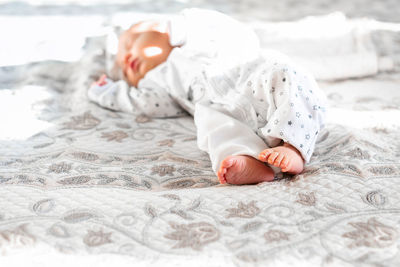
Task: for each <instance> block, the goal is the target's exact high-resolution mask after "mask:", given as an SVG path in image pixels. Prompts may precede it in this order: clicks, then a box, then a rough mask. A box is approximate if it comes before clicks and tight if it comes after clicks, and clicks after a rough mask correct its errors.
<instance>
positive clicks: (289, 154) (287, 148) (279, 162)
mask: <svg viewBox="0 0 400 267" xmlns="http://www.w3.org/2000/svg"><path fill="white" fill-rule="evenodd" d="M258 158H259V159H260V160H261V161H263V162H268V163H269V164H271V165H273V166H276V167H278V168H281V169H282V172H288V173H291V174H299V173H301V172H302V171H303V168H304V161H303V157H302V156H301V154H300V152H299V151H298V150H297V149H296V148H295V147H293V146H291V145H289V144H287V143H285V144H284V145H283V146H277V147H273V148H268V149H265V150H263V151H262V152H261V153H260V154H259V155H258Z"/></svg>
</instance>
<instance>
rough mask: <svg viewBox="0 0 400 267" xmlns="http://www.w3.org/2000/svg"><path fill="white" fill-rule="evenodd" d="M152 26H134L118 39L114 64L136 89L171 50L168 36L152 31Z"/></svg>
mask: <svg viewBox="0 0 400 267" xmlns="http://www.w3.org/2000/svg"><path fill="white" fill-rule="evenodd" d="M154 25H155V24H148V23H147V24H146V23H138V24H135V25H133V26H132V27H131V28H130V29H128V30H127V31H125V32H124V33H122V34H121V36H120V38H119V43H118V52H117V59H116V63H117V65H118V66H119V67H120V68H121V69H122V71H123V73H124V77H125V79H126V81H127V82H128V83H129V84H130V85H132V86H135V87H137V85H138V83H139V81H140V79H142V78H143V77H144V76H145V75H146V73H147V72H148V71H149V70H151V69H153V68H155V67H156V66H158V65H159V64H161V63H162V62H164V61H165V60H166V59H167V58H168V56H169V54H170V52H171V50H172V48H173V47H172V46H171V45H170V43H169V36H168V34H167V33H162V32H159V31H156V30H154Z"/></svg>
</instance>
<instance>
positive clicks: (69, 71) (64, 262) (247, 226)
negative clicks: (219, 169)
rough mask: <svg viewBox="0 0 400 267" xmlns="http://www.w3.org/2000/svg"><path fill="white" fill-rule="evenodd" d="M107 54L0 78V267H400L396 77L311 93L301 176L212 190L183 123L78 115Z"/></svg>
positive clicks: (90, 48) (94, 46)
mask: <svg viewBox="0 0 400 267" xmlns="http://www.w3.org/2000/svg"><path fill="white" fill-rule="evenodd" d="M105 41H106V40H105V39H104V38H103V37H101V36H100V37H99V36H92V37H90V38H87V40H86V46H85V50H84V54H85V56H84V57H83V58H82V60H80V61H78V62H76V61H73V62H66V61H54V60H44V61H41V62H39V63H38V62H36V63H29V64H26V65H23V66H20V65H16V66H8V67H1V71H0V76H1V77H2V80H1V84H2V89H1V90H0V102H1V105H0V112H1V114H2V116H1V119H0V123H1V125H2V127H1V133H0V137H1V138H0V252H1V254H2V256H1V257H0V265H2V266H21V265H24V266H26V265H28V266H54V265H57V266H71V265H74V266H87V265H94V264H96V265H97V266H109V265H111V264H112V265H117V266H149V265H151V266H210V267H211V266H294V265H295V266H399V265H400V254H399V244H400V243H399V237H400V204H399V203H400V179H399V178H400V138H399V137H400V135H399V129H400V120H399V118H400V90H399V89H400V88H399V84H400V76H399V75H398V73H381V74H377V75H374V76H369V77H363V78H359V79H346V80H340V81H330V82H320V83H319V85H320V86H321V88H322V89H323V90H324V91H325V93H326V95H327V97H328V101H329V107H330V108H329V120H328V123H327V125H326V127H325V128H324V130H323V131H322V132H321V134H320V136H319V139H318V141H317V145H316V150H315V152H314V154H313V156H312V158H311V161H310V163H309V164H308V165H306V167H305V170H304V172H303V173H301V174H300V175H296V176H294V177H292V176H289V175H286V176H284V177H283V178H282V179H280V180H276V181H273V182H269V183H267V182H266V183H260V184H257V185H243V186H233V185H220V184H219V183H218V179H217V177H216V176H215V174H214V173H213V172H212V170H211V163H210V161H209V158H208V155H207V154H206V153H204V152H202V151H200V150H199V149H198V148H197V145H196V129H195V126H194V123H193V119H192V117H190V116H189V115H187V116H184V117H181V118H170V119H154V118H148V117H146V116H142V115H140V116H132V115H130V114H124V113H118V112H113V111H110V110H106V109H103V108H101V107H99V106H97V105H95V104H93V103H90V102H89V101H88V99H87V98H86V94H85V93H86V91H85V90H86V88H87V86H88V85H89V84H90V81H91V80H93V79H95V76H96V73H97V74H98V73H99V72H101V71H102V67H103V66H104V61H103V59H104V50H102V49H103V48H104V42H105ZM21 73H22V74H27V75H26V76H24V77H23V78H21V77H22V76H23V75H22V74H21ZM21 75H22V76H21Z"/></svg>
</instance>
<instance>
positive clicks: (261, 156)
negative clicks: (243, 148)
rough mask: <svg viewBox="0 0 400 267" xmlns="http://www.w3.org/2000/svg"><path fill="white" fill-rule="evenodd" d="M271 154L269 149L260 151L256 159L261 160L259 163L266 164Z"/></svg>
mask: <svg viewBox="0 0 400 267" xmlns="http://www.w3.org/2000/svg"><path fill="white" fill-rule="evenodd" d="M272 152H274V151H273V150H272V149H270V148H268V149H265V150H263V151H261V153H260V154H259V155H258V159H259V160H261V161H264V162H266V161H267V159H268V156H269V155H270V154H271V153H272Z"/></svg>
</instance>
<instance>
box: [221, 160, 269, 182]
mask: <svg viewBox="0 0 400 267" xmlns="http://www.w3.org/2000/svg"><path fill="white" fill-rule="evenodd" d="M217 176H218V179H219V181H220V182H221V184H225V183H229V184H237V185H239V184H256V183H260V182H268V181H272V180H273V179H274V176H275V175H274V171H273V170H272V169H271V168H270V167H269V166H267V165H266V164H264V163H262V162H261V161H259V160H257V159H255V158H253V157H250V156H229V157H226V158H225V159H224V160H223V161H222V163H221V167H220V169H219V170H218V173H217Z"/></svg>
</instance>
